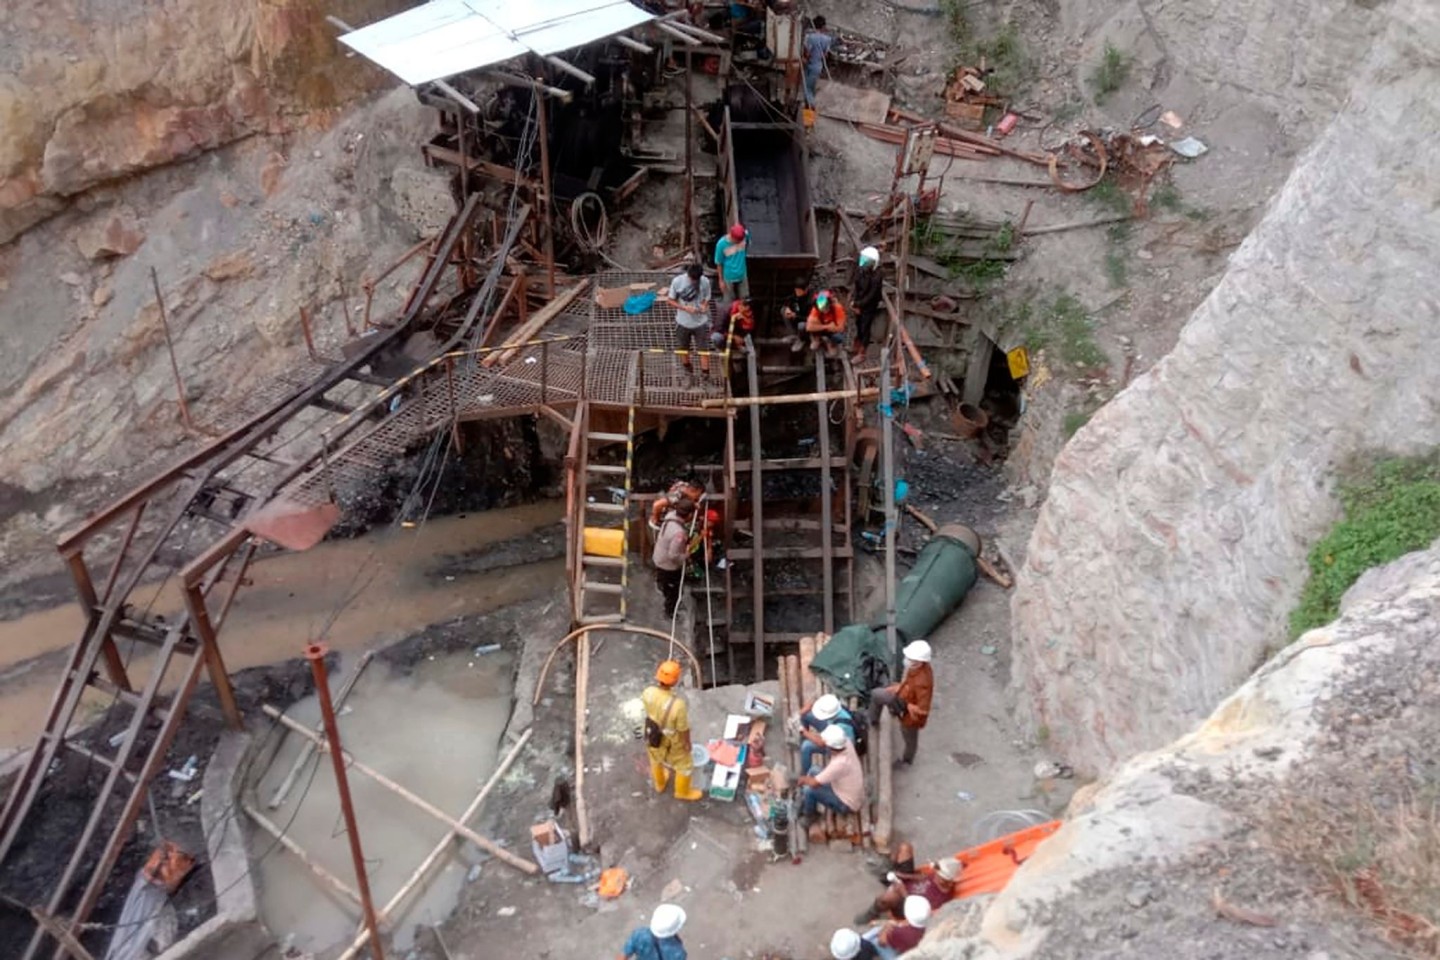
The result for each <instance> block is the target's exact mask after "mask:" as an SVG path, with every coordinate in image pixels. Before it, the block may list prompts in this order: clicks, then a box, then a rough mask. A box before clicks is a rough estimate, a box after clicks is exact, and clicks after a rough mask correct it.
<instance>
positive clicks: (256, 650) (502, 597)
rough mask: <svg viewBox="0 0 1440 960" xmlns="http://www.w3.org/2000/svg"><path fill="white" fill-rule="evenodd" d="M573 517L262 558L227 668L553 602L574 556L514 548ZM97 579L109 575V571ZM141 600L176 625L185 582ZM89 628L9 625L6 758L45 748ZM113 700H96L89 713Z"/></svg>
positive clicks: (481, 521) (507, 517) (534, 514)
mask: <svg viewBox="0 0 1440 960" xmlns="http://www.w3.org/2000/svg"><path fill="white" fill-rule="evenodd" d="M563 513H564V504H563V503H559V502H555V501H550V502H545V503H537V504H529V505H526V506H522V507H513V508H508V509H503V510H490V511H486V512H483V513H472V514H463V515H458V516H453V517H436V518H433V519H431V520H430V521H428V522H427V523H425V524H424V525H422V526H419V527H413V528H405V527H386V528H383V529H380V530H376V531H374V532H371V533H368V534H366V535H364V536H361V537H356V538H354V539H351V540H337V541H333V542H327V543H322V544H320V545H319V546H317V547H315V548H314V549H312V550H308V551H306V552H304V553H282V554H277V555H274V556H271V557H267V558H265V559H263V560H258V561H256V562H255V563H254V564H252V565H251V567H250V572H249V574H248V578H249V580H250V581H251V582H250V583H249V584H247V585H246V586H245V587H243V588H242V589H241V590H240V593H239V595H238V597H237V599H236V601H235V605H234V607H233V609H232V610H231V611H230V616H229V619H227V620H226V622H225V624H224V629H223V630H222V632H221V635H220V644H221V650H222V653H223V655H224V657H225V663H226V666H227V667H228V668H229V669H230V671H231V672H234V671H237V670H243V669H245V668H247V667H255V666H261V665H264V664H269V663H276V662H279V661H282V660H286V659H289V658H291V657H295V656H298V655H299V654H300V652H301V650H302V649H303V647H304V646H305V644H306V643H308V642H310V641H312V640H314V639H317V638H321V637H323V638H324V639H325V642H326V643H327V644H328V645H329V646H330V648H331V649H334V650H342V651H346V650H360V649H370V648H375V647H379V646H383V645H384V644H386V643H388V642H390V641H393V640H397V639H399V638H401V637H403V636H405V635H406V634H408V633H411V632H413V631H414V630H415V629H416V628H418V627H421V626H425V625H428V624H432V623H439V622H441V621H444V620H448V619H452V618H455V617H464V616H473V615H476V614H481V613H486V612H488V611H491V610H494V609H497V608H499V607H502V606H505V605H507V604H510V603H515V602H519V601H524V600H529V599H533V598H536V597H539V596H542V595H545V594H547V593H548V592H549V591H551V590H552V589H553V588H554V585H555V583H556V582H557V581H558V580H559V579H560V578H562V577H563V569H564V561H563V559H538V558H542V557H563V554H564V545H563V543H562V542H561V541H560V538H559V535H558V534H550V535H549V537H548V539H549V540H550V542H549V543H544V542H541V540H539V539H537V540H535V541H533V542H531V541H522V542H521V543H520V544H517V545H513V546H512V545H509V544H504V543H503V542H502V541H506V540H510V539H512V538H516V537H524V536H525V535H527V534H530V533H532V532H534V531H537V530H540V529H541V528H543V527H547V526H549V525H552V524H554V523H556V522H558V521H559V520H560V519H561V517H562V516H563ZM541 537H542V538H543V537H545V535H544V534H542V535H541ZM497 544H499V546H496V545H497ZM490 548H493V550H491V552H490V553H488V554H486V555H485V556H484V557H483V558H481V559H479V560H477V561H475V562H466V558H467V557H470V556H472V555H474V554H476V553H477V552H480V551H486V550H490ZM537 561H538V562H537ZM96 575H97V577H99V578H101V579H103V576H104V571H103V570H102V571H99V572H97V574H96ZM132 603H133V606H134V608H135V609H137V610H144V609H146V608H149V610H150V613H151V616H152V617H153V616H154V615H156V614H159V615H161V616H164V617H165V618H166V619H167V620H170V619H173V618H175V617H177V616H178V615H179V614H180V612H181V610H182V609H183V607H184V601H183V599H182V598H181V596H180V590H179V588H178V586H177V585H176V584H175V583H174V581H173V578H172V580H171V581H167V582H165V583H162V584H151V585H148V586H146V587H144V588H142V589H140V590H137V591H136V592H135V596H134V599H133V601H132ZM218 605H219V598H218V597H216V598H213V599H212V606H216V607H218ZM82 626H83V620H82V617H81V612H80V608H79V606H78V605H76V604H66V605H63V606H59V607H55V608H52V609H48V610H41V611H37V612H35V613H32V614H29V615H27V616H24V617H20V618H18V619H15V620H8V621H4V622H0V755H3V753H5V752H13V751H14V750H15V749H18V748H28V747H29V746H31V745H32V744H33V743H34V740H35V737H36V736H37V735H38V734H39V732H40V728H41V726H42V724H43V722H44V717H45V714H46V712H47V711H48V708H49V704H50V699H51V697H52V695H53V694H54V691H55V685H56V684H57V683H58V682H59V676H60V671H61V669H62V668H63V666H64V664H65V659H66V656H67V653H66V651H68V650H69V648H70V647H71V645H73V644H74V643H75V641H76V640H77V639H78V638H79V636H80V632H81V628H82ZM126 646H127V645H126V644H123V643H122V645H121V647H122V652H123V651H124V649H125V647H126ZM130 656H131V661H130V674H131V679H132V682H134V683H136V684H140V683H143V682H144V681H145V679H146V678H147V677H148V676H149V670H150V663H151V656H152V655H151V651H150V649H149V648H148V647H145V646H143V645H136V649H135V650H134V651H133V653H132V654H130ZM180 659H181V660H183V658H180ZM176 666H183V663H182V664H177V665H176ZM172 669H173V668H172ZM371 669H374V668H373V667H372V668H371ZM173 672H175V673H177V674H178V669H174V670H173ZM166 682H167V683H169V684H173V683H174V682H175V677H167V678H166ZM108 704H109V698H108V697H102V696H99V695H98V694H96V695H95V696H94V700H93V702H89V703H88V708H89V709H90V710H100V709H103V708H104V707H106V706H108Z"/></svg>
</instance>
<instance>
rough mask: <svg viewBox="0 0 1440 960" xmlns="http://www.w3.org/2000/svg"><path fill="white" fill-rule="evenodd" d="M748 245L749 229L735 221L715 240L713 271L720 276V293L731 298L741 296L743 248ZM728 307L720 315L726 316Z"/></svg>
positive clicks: (743, 268) (743, 279)
mask: <svg viewBox="0 0 1440 960" xmlns="http://www.w3.org/2000/svg"><path fill="white" fill-rule="evenodd" d="M748 246H750V231H749V230H746V229H745V225H744V224H741V223H737V224H735V225H734V226H732V227H731V228H730V229H729V230H728V231H727V232H726V233H725V234H724V235H723V236H722V237H721V238H720V239H719V240H716V241H715V272H716V273H717V274H719V276H720V295H721V296H722V297H728V298H729V299H731V300H733V299H735V298H736V297H739V296H743V295H744V293H743V291H742V290H741V289H740V285H741V284H743V283H744V282H745V248H746V247H748ZM728 314H729V310H728V307H727V309H726V310H724V311H722V312H721V316H728Z"/></svg>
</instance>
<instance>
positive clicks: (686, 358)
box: [667, 263, 710, 373]
mask: <svg viewBox="0 0 1440 960" xmlns="http://www.w3.org/2000/svg"><path fill="white" fill-rule="evenodd" d="M667 299H668V300H669V301H670V302H671V303H673V304H674V305H675V348H676V349H677V350H683V351H686V352H685V353H683V354H682V355H681V357H680V363H681V364H682V365H683V366H684V367H685V369H686V370H687V371H688V372H691V373H693V372H694V367H693V366H692V364H691V361H690V353H689V351H693V350H695V349H697V348H698V349H702V350H703V349H704V348H705V347H706V346H708V345H709V344H708V343H706V341H707V340H708V339H709V334H710V278H709V277H707V276H705V271H704V270H703V269H702V268H701V266H700V264H698V263H692V264H690V266H688V267H686V268H685V272H684V273H682V274H680V276H678V277H676V278H675V279H674V280H671V281H670V291H669V293H668V294H667Z"/></svg>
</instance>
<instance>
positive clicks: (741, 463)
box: [735, 457, 845, 473]
mask: <svg viewBox="0 0 1440 960" xmlns="http://www.w3.org/2000/svg"><path fill="white" fill-rule="evenodd" d="M753 465H754V461H753V460H736V461H735V472H736V473H740V472H742V471H746V470H750V469H751V468H752V466H753ZM823 466H825V458H824V457H792V458H790V459H788V460H761V461H760V469H761V470H818V469H820V468H821V467H823ZM844 466H845V458H844V457H831V458H830V468H831V469H832V470H834V469H843V468H844Z"/></svg>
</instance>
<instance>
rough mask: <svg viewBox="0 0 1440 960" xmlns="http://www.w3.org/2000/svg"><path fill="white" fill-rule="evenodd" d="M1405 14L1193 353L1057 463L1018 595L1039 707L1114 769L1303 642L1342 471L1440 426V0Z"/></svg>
mask: <svg viewBox="0 0 1440 960" xmlns="http://www.w3.org/2000/svg"><path fill="white" fill-rule="evenodd" d="M1383 9H1384V10H1386V11H1387V12H1388V13H1389V14H1390V16H1391V17H1392V18H1393V20H1394V27H1393V28H1392V29H1391V30H1390V31H1389V33H1388V34H1387V36H1386V38H1385V39H1384V40H1383V41H1381V42H1380V43H1378V44H1377V46H1376V48H1375V51H1374V53H1373V55H1372V56H1371V58H1370V61H1369V64H1368V67H1367V68H1366V69H1364V70H1363V71H1361V72H1360V74H1359V76H1358V79H1357V82H1356V84H1355V87H1354V90H1353V92H1352V94H1351V99H1350V101H1349V102H1348V103H1347V105H1346V106H1345V108H1344V110H1343V111H1342V112H1341V113H1340V115H1339V116H1338V117H1337V119H1336V120H1335V121H1334V123H1333V124H1332V125H1331V126H1330V127H1329V128H1328V129H1327V130H1326V131H1325V133H1324V134H1323V135H1322V136H1321V137H1320V138H1319V140H1318V141H1317V142H1316V143H1315V145H1314V146H1313V147H1312V148H1311V149H1310V150H1309V151H1308V153H1307V154H1306V155H1305V156H1304V157H1303V158H1302V159H1301V162H1300V163H1299V165H1298V166H1297V167H1296V169H1295V171H1294V173H1293V174H1292V176H1291V177H1290V179H1289V181H1288V182H1287V183H1286V185H1285V187H1284V188H1283V189H1282V190H1281V192H1280V193H1279V195H1278V196H1277V197H1276V198H1275V200H1274V201H1273V203H1272V205H1271V207H1270V210H1269V212H1268V215H1267V216H1266V218H1265V219H1264V221H1263V222H1262V223H1261V224H1260V226H1259V227H1258V228H1257V229H1256V230H1255V232H1254V233H1253V234H1252V235H1251V236H1250V237H1249V239H1247V240H1246V242H1245V243H1244V245H1243V246H1242V247H1241V248H1240V249H1239V250H1238V251H1237V252H1236V253H1235V254H1234V255H1233V257H1232V260H1231V264H1230V268H1229V270H1228V272H1227V274H1226V275H1225V277H1224V279H1223V280H1222V281H1221V282H1220V283H1219V285H1218V286H1217V287H1216V288H1215V290H1214V291H1213V293H1212V294H1211V295H1210V297H1209V298H1208V299H1207V300H1206V301H1205V302H1204V304H1203V305H1202V306H1201V307H1200V309H1199V310H1198V311H1197V312H1196V313H1195V315H1194V316H1193V317H1192V318H1191V320H1190V321H1189V323H1188V324H1187V326H1186V327H1185V329H1184V332H1183V333H1182V335H1181V338H1180V342H1179V344H1178V346H1177V347H1176V348H1175V350H1174V351H1173V352H1172V353H1171V354H1170V355H1169V356H1167V357H1166V358H1165V359H1164V360H1163V361H1161V362H1160V363H1159V364H1157V365H1156V366H1155V367H1154V368H1152V370H1150V371H1149V372H1148V373H1147V374H1146V375H1145V376H1143V377H1142V378H1140V379H1139V380H1138V381H1136V382H1135V383H1134V384H1133V385H1132V386H1131V387H1129V388H1128V389H1127V390H1125V391H1124V392H1123V393H1122V394H1121V395H1120V396H1119V397H1117V398H1116V399H1115V400H1114V401H1112V402H1111V403H1110V404H1108V405H1107V406H1106V407H1105V408H1103V409H1102V410H1101V411H1100V412H1099V413H1098V414H1097V415H1096V416H1095V417H1094V418H1093V419H1092V420H1091V421H1090V422H1089V424H1088V425H1087V426H1086V427H1084V428H1083V429H1082V430H1081V431H1080V432H1079V433H1078V434H1077V435H1076V436H1075V438H1074V439H1073V440H1072V441H1071V442H1070V443H1069V445H1068V446H1067V447H1066V448H1065V449H1064V450H1063V452H1062V453H1061V454H1060V456H1059V457H1058V459H1057V460H1056V463H1055V467H1054V471H1053V474H1052V477H1051V483H1050V490H1049V498H1048V500H1047V501H1046V503H1045V504H1044V506H1043V508H1042V510H1041V512H1040V515H1039V518H1038V522H1037V524H1036V527H1035V530H1034V533H1033V535H1032V538H1031V540H1030V544H1029V549H1028V553H1027V557H1026V561H1025V566H1024V569H1023V571H1022V574H1021V576H1020V578H1019V584H1018V587H1017V590H1016V594H1015V597H1014V602H1013V613H1014V629H1015V637H1016V654H1015V679H1014V684H1015V692H1016V694H1017V700H1018V703H1019V706H1020V709H1021V712H1022V714H1025V715H1027V716H1028V717H1029V719H1030V720H1031V722H1032V725H1033V727H1034V728H1036V729H1037V730H1041V729H1042V728H1043V732H1044V733H1046V734H1047V735H1048V737H1049V740H1050V742H1051V744H1052V748H1053V749H1055V750H1057V751H1058V752H1059V753H1061V754H1063V755H1064V756H1065V757H1067V758H1068V759H1069V760H1070V761H1071V762H1072V763H1074V764H1075V765H1076V766H1077V767H1079V768H1080V769H1084V770H1090V771H1097V770H1105V769H1107V768H1110V767H1112V766H1113V765H1114V764H1115V763H1116V762H1117V761H1118V760H1119V759H1121V758H1124V757H1126V756H1129V755H1131V754H1133V753H1135V752H1137V751H1140V750H1145V749H1151V748H1154V747H1156V746H1158V745H1159V744H1161V743H1164V742H1166V741H1167V740H1169V739H1171V738H1173V737H1174V736H1176V735H1178V734H1179V733H1181V732H1182V731H1184V730H1185V729H1188V728H1189V727H1191V726H1192V725H1193V724H1194V723H1195V722H1196V721H1197V720H1198V719H1200V718H1201V717H1203V716H1205V715H1206V714H1207V713H1208V712H1209V710H1210V709H1211V708H1212V707H1213V705H1214V704H1215V703H1216V702H1218V701H1219V700H1220V699H1221V698H1222V697H1223V696H1224V695H1225V694H1226V693H1228V692H1229V691H1231V690H1233V689H1235V687H1236V686H1237V685H1238V684H1239V683H1240V682H1241V681H1242V680H1243V679H1244V678H1245V677H1246V676H1248V675H1249V674H1250V673H1251V671H1253V670H1254V669H1255V667H1256V666H1257V665H1258V664H1259V663H1260V662H1261V661H1262V660H1263V659H1264V655H1265V651H1266V648H1267V645H1273V644H1275V643H1276V642H1277V641H1279V640H1281V639H1282V638H1283V630H1284V622H1285V617H1286V615H1287V613H1288V611H1289V609H1290V607H1291V606H1292V604H1293V602H1294V598H1295V596H1296V594H1297V592H1298V589H1299V586H1300V584H1301V583H1302V582H1303V578H1304V573H1305V565H1304V559H1305V554H1306V552H1307V550H1308V548H1309V546H1310V545H1311V544H1312V543H1313V542H1314V541H1315V539H1317V538H1318V536H1319V535H1321V533H1322V532H1323V531H1324V530H1325V529H1326V528H1327V526H1328V525H1329V524H1330V523H1331V522H1332V521H1333V520H1334V518H1335V515H1336V510H1337V507H1336V505H1335V503H1334V500H1333V497H1332V495H1331V492H1330V490H1329V483H1330V479H1329V478H1330V477H1331V476H1332V474H1333V471H1334V470H1335V468H1336V467H1337V466H1338V465H1339V464H1341V463H1342V462H1343V461H1345V460H1346V459H1347V458H1349V457H1351V456H1353V455H1356V454H1359V453H1361V452H1363V451H1368V450H1384V451H1393V452H1397V453H1406V452H1416V451H1420V450H1423V449H1426V448H1429V447H1433V446H1434V445H1435V444H1437V443H1440V417H1437V415H1436V414H1437V411H1440V351H1436V350H1435V349H1434V344H1433V339H1434V331H1435V330H1436V329H1437V328H1440V327H1437V321H1440V297H1437V294H1436V291H1435V285H1434V280H1433V276H1434V273H1433V261H1434V251H1435V250H1436V249H1440V216H1437V215H1436V201H1435V198H1436V197H1437V196H1440V154H1437V152H1436V151H1435V150H1434V149H1433V146H1432V144H1431V142H1430V141H1431V139H1432V132H1433V131H1434V130H1435V129H1437V128H1440V100H1437V99H1436V97H1435V91H1436V90H1437V89H1440V55H1437V53H1436V51H1437V50H1440V10H1437V8H1435V7H1434V6H1433V5H1429V4H1425V3H1422V2H1419V0H1413V2H1407V3H1397V4H1392V5H1390V6H1388V7H1385V8H1383Z"/></svg>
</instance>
